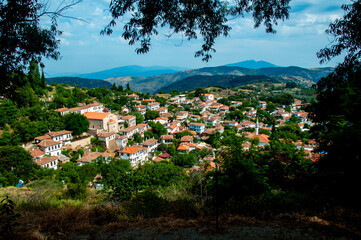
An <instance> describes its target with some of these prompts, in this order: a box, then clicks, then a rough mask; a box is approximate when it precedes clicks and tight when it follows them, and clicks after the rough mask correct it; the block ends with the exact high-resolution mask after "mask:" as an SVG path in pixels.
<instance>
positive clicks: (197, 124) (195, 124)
mask: <svg viewBox="0 0 361 240" xmlns="http://www.w3.org/2000/svg"><path fill="white" fill-rule="evenodd" d="M189 126H197V127H202V126H205V124H204V123H191V124H189Z"/></svg>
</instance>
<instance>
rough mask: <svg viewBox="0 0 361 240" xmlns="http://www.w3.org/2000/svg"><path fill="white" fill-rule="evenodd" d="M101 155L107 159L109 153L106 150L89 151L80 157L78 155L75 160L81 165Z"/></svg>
mask: <svg viewBox="0 0 361 240" xmlns="http://www.w3.org/2000/svg"><path fill="white" fill-rule="evenodd" d="M99 157H102V158H105V159H106V160H109V158H110V153H107V152H91V153H89V154H87V155H84V156H82V157H80V158H79V159H78V160H76V162H77V163H78V165H79V166H82V165H84V164H86V163H90V162H91V161H94V160H95V159H97V158H99Z"/></svg>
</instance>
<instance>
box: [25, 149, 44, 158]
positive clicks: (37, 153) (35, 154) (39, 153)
mask: <svg viewBox="0 0 361 240" xmlns="http://www.w3.org/2000/svg"><path fill="white" fill-rule="evenodd" d="M29 153H30V155H31V156H32V157H33V158H34V157H39V156H42V155H44V154H45V153H44V152H43V151H41V150H40V149H35V150H32V151H30V152H29Z"/></svg>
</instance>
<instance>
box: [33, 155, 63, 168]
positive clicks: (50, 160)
mask: <svg viewBox="0 0 361 240" xmlns="http://www.w3.org/2000/svg"><path fill="white" fill-rule="evenodd" d="M56 159H58V157H57V156H51V157H43V158H41V159H39V160H37V161H36V164H38V165H39V166H42V165H44V164H47V163H49V162H52V161H54V160H56Z"/></svg>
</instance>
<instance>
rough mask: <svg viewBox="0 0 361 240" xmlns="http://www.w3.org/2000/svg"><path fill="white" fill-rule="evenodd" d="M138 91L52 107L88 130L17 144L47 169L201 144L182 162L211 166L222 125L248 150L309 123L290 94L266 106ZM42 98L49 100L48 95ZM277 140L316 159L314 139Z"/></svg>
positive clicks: (134, 162) (133, 159) (135, 160)
mask: <svg viewBox="0 0 361 240" xmlns="http://www.w3.org/2000/svg"><path fill="white" fill-rule="evenodd" d="M244 91H248V90H244ZM205 92H207V91H205ZM193 93H194V91H193ZM138 94H139V93H138ZM138 94H137V93H134V92H132V93H129V94H128V93H127V94H125V95H124V96H125V97H126V98H127V103H128V104H127V105H123V106H121V109H120V110H119V111H114V110H111V109H109V108H108V106H106V105H105V104H103V103H100V102H97V101H93V102H92V103H89V104H84V103H81V102H79V103H77V105H78V106H77V107H73V108H66V107H62V108H57V109H55V111H56V112H58V113H59V114H61V115H62V116H66V115H67V114H71V113H74V114H81V115H83V116H85V117H86V118H87V119H88V121H89V126H88V130H87V131H86V132H84V133H82V134H81V135H79V136H75V135H74V134H73V133H72V131H69V130H66V129H63V130H61V131H49V132H46V133H45V134H44V135H42V136H37V137H35V138H34V139H33V141H30V142H28V143H26V144H23V145H22V146H23V148H24V149H26V150H27V151H29V153H30V154H31V156H32V157H33V161H34V162H35V163H36V164H37V165H39V166H41V167H43V168H52V169H58V168H61V165H62V164H63V163H66V162H69V161H71V160H72V161H76V163H77V164H78V165H79V166H82V165H84V164H87V163H89V162H91V161H94V160H96V159H97V158H100V157H101V158H104V159H106V160H107V159H109V160H110V159H114V158H120V159H126V160H128V161H129V162H130V163H131V166H133V167H134V168H136V167H138V166H140V165H142V164H144V163H145V162H160V161H163V160H166V161H170V160H171V157H172V155H179V154H189V153H191V152H193V151H196V150H197V151H201V150H203V151H204V152H205V153H206V155H205V154H203V155H205V156H203V157H199V159H198V160H197V161H196V162H194V163H193V164H192V166H187V168H186V170H187V171H188V172H198V171H208V170H209V167H211V168H214V167H215V164H214V161H215V156H216V152H217V151H219V150H220V149H221V148H222V146H217V144H212V140H211V139H212V137H214V136H215V135H216V134H219V135H220V137H221V138H222V134H223V133H224V131H225V129H226V130H227V129H228V130H231V131H233V132H234V133H236V135H237V136H239V137H243V138H244V139H245V141H244V142H243V144H242V146H243V149H244V150H249V148H250V147H251V146H253V147H257V148H259V149H262V148H265V147H267V146H268V145H269V144H270V136H271V133H272V131H274V130H275V129H278V128H280V127H282V126H285V125H286V124H287V122H289V121H293V122H295V123H297V125H298V127H299V129H300V130H301V131H303V132H305V133H307V132H308V131H309V128H310V127H311V126H312V122H311V121H310V118H309V113H308V112H307V111H305V110H304V109H305V106H307V105H309V103H303V102H302V101H301V100H299V99H295V98H294V99H293V101H292V103H291V105H289V106H286V105H280V106H277V107H275V108H274V109H272V111H271V112H270V111H269V108H268V107H267V102H266V101H257V105H253V106H247V107H244V103H243V102H242V101H228V98H225V97H216V96H217V93H214V94H212V93H200V94H199V95H198V96H197V97H195V96H194V97H193V95H194V94H190V95H189V94H186V93H184V94H173V95H164V94H157V95H155V96H156V97H157V98H159V96H165V97H166V98H163V97H162V98H161V99H162V103H160V102H157V101H156V99H155V98H154V96H150V95H147V96H146V97H144V94H142V95H143V97H140V96H139V95H138ZM42 100H43V102H45V104H51V101H52V97H49V98H46V99H42ZM225 100H227V101H225ZM222 102H223V103H222ZM224 103H226V104H224ZM271 104H272V103H271ZM248 105H249V104H248ZM235 111H238V113H239V114H242V116H243V119H242V120H241V119H240V118H239V115H238V116H235V115H232V114H231V113H232V112H235ZM130 113H132V114H130ZM134 113H136V114H134ZM261 113H267V114H268V116H269V117H271V118H273V119H276V121H275V122H274V126H273V125H272V123H271V122H270V121H266V122H267V123H266V122H263V120H265V119H266V120H267V118H265V117H264V115H262V114H261ZM232 116H235V117H233V118H232ZM268 120H269V119H268ZM152 126H153V127H152ZM279 141H287V142H291V143H292V144H293V145H294V148H296V149H298V150H301V149H302V150H303V151H304V153H305V157H306V158H308V159H309V160H310V161H317V157H318V156H319V154H317V153H316V152H314V150H315V149H316V142H315V140H312V139H307V140H305V139H297V140H296V141H294V140H289V139H279ZM79 149H81V150H82V151H81V153H83V154H80V155H79V156H78V158H77V159H74V158H72V159H71V155H69V152H72V153H76V152H77V151H79ZM205 166H207V167H205ZM94 177H95V176H94ZM98 177H99V176H98Z"/></svg>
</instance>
